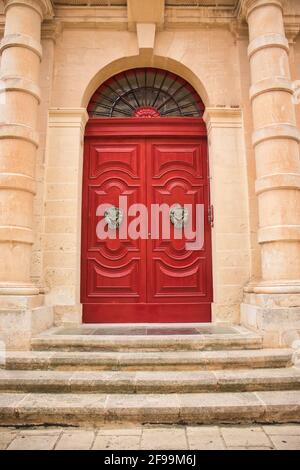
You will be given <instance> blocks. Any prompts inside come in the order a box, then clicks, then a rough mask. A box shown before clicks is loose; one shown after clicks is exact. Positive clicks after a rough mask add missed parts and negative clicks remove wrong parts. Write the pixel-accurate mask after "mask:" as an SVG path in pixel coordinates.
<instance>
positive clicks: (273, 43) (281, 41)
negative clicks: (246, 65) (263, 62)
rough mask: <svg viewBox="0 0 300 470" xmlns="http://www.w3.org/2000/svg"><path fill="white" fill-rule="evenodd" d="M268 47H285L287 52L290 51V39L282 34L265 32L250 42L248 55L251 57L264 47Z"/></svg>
mask: <svg viewBox="0 0 300 470" xmlns="http://www.w3.org/2000/svg"><path fill="white" fill-rule="evenodd" d="M268 47H277V48H281V49H284V50H285V51H286V52H288V51H289V42H288V40H287V39H286V38H285V37H284V36H282V35H281V34H277V33H273V34H265V35H263V36H259V37H257V38H256V39H253V41H251V42H250V44H249V46H248V57H249V59H251V57H252V56H253V55H254V54H255V53H256V52H258V51H261V50H262V49H266V48H268Z"/></svg>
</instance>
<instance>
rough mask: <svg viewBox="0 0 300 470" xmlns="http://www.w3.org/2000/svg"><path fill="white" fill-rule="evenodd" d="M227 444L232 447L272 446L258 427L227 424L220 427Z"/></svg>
mask: <svg viewBox="0 0 300 470" xmlns="http://www.w3.org/2000/svg"><path fill="white" fill-rule="evenodd" d="M221 434H222V436H223V439H224V441H225V443H226V445H227V446H234V447H272V443H271V442H270V440H269V439H268V437H267V435H266V434H265V433H264V431H263V430H262V429H261V428H260V427H258V426H255V427H244V428H243V427H240V426H228V427H222V428H221Z"/></svg>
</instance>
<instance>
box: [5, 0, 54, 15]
mask: <svg viewBox="0 0 300 470" xmlns="http://www.w3.org/2000/svg"><path fill="white" fill-rule="evenodd" d="M3 3H4V11H6V10H7V8H9V7H11V6H12V5H21V4H23V5H27V6H28V7H31V8H33V9H34V10H35V11H37V12H38V13H39V14H40V15H41V17H42V19H45V18H47V19H50V18H53V16H54V10H53V4H52V0H3Z"/></svg>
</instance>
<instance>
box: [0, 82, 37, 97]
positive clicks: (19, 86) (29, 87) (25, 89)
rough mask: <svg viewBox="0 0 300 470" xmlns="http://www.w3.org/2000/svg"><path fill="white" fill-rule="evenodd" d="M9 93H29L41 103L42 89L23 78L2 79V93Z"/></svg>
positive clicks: (0, 85) (0, 84) (0, 83)
mask: <svg viewBox="0 0 300 470" xmlns="http://www.w3.org/2000/svg"><path fill="white" fill-rule="evenodd" d="M7 91H20V92H22V93H28V94H29V95H31V96H33V97H34V98H36V100H37V102H38V103H40V101H41V91H40V87H39V86H38V85H37V84H36V83H34V82H33V81H31V80H27V79H26V78H23V77H17V76H15V77H12V76H10V77H6V76H1V77H0V93H5V92H7Z"/></svg>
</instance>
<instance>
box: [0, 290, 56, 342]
mask: <svg viewBox="0 0 300 470" xmlns="http://www.w3.org/2000/svg"><path fill="white" fill-rule="evenodd" d="M51 326H53V308H52V307H49V306H46V305H45V304H44V296H43V295H3V294H2V295H0V341H2V343H4V344H3V347H4V348H5V349H6V350H29V349H30V342H31V338H32V336H34V335H36V334H38V333H40V332H42V331H44V330H46V329H48V328H50V327H51Z"/></svg>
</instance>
